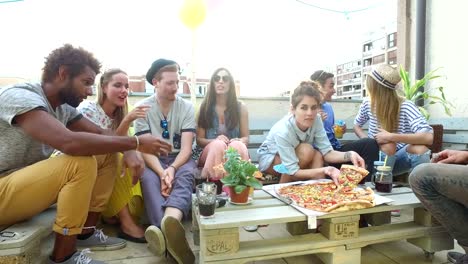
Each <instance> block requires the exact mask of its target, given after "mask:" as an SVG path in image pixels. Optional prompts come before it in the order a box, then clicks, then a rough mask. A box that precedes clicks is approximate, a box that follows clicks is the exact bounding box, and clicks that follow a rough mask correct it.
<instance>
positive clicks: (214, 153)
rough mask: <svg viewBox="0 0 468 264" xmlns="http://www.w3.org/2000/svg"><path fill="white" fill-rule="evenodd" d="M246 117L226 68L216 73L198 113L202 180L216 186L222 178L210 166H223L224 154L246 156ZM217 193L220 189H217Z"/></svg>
mask: <svg viewBox="0 0 468 264" xmlns="http://www.w3.org/2000/svg"><path fill="white" fill-rule="evenodd" d="M248 143H249V115H248V112H247V107H246V106H245V105H244V104H243V103H241V102H239V101H238V100H237V96H236V87H235V83H234V78H233V77H232V75H231V73H230V72H229V71H228V70H227V69H225V68H219V69H217V70H215V72H214V73H213V75H212V76H211V80H210V86H209V88H208V92H207V94H206V96H205V99H204V100H203V102H202V103H201V106H200V112H199V114H198V127H197V145H198V146H199V147H201V148H203V151H202V153H201V155H200V158H199V160H198V166H199V167H202V168H203V170H202V175H201V176H202V178H209V179H210V180H211V181H215V182H218V183H219V180H220V179H221V178H222V177H223V176H224V175H221V174H219V173H220V172H215V171H214V170H213V167H214V166H216V165H218V164H220V163H222V162H223V158H224V151H225V150H226V149H227V148H228V147H233V148H235V149H236V150H237V151H238V152H239V154H240V156H241V158H242V159H248V158H249V153H248V150H247V144H248ZM218 191H219V192H220V191H221V189H220V188H218Z"/></svg>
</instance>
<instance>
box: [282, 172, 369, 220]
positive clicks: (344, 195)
mask: <svg viewBox="0 0 468 264" xmlns="http://www.w3.org/2000/svg"><path fill="white" fill-rule="evenodd" d="M340 172H341V173H340V177H339V178H338V183H339V184H340V185H339V186H336V184H335V183H334V182H317V183H311V184H300V185H294V184H292V185H288V186H284V187H282V188H280V189H279V190H278V194H279V195H281V196H284V197H288V198H290V199H291V200H292V201H293V202H294V203H295V204H296V205H298V206H301V207H304V208H307V209H311V210H315V211H319V212H328V213H330V212H343V211H349V210H356V209H363V208H369V207H373V206H374V205H375V201H374V192H373V191H372V189H371V188H369V187H367V188H366V189H358V188H356V187H357V185H358V184H359V182H360V181H361V180H362V179H363V178H364V177H366V176H367V174H369V172H368V171H367V170H365V169H362V168H359V167H355V166H352V165H343V166H341V169H340Z"/></svg>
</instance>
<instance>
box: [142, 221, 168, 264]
mask: <svg viewBox="0 0 468 264" xmlns="http://www.w3.org/2000/svg"><path fill="white" fill-rule="evenodd" d="M145 238H146V241H147V242H148V249H149V250H150V251H151V252H152V253H153V254H155V255H156V256H158V257H160V256H162V255H163V254H164V253H165V252H166V241H165V240H164V235H163V233H162V232H161V229H159V228H158V227H157V226H154V225H152V226H149V227H148V228H147V229H146V231H145Z"/></svg>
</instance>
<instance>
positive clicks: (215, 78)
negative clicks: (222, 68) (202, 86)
mask: <svg viewBox="0 0 468 264" xmlns="http://www.w3.org/2000/svg"><path fill="white" fill-rule="evenodd" d="M220 80H223V82H227V81H229V76H227V75H223V76H219V75H216V76H215V77H214V81H215V82H219V81H220Z"/></svg>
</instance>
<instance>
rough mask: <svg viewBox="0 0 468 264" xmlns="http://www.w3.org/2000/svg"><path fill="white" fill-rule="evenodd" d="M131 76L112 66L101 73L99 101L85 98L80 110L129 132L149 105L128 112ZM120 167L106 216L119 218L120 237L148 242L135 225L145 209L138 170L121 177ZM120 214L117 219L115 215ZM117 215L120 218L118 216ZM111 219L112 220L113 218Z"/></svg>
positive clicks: (96, 120) (102, 124)
mask: <svg viewBox="0 0 468 264" xmlns="http://www.w3.org/2000/svg"><path fill="white" fill-rule="evenodd" d="M128 88H129V85H128V76H127V74H126V73H125V72H124V71H122V70H120V69H110V70H107V71H106V72H104V73H103V74H102V75H101V78H100V80H99V85H98V88H97V102H92V101H84V102H83V103H81V104H80V105H79V107H78V110H80V112H81V113H82V114H83V115H84V116H85V117H87V118H88V119H89V120H91V121H93V122H94V123H95V124H97V125H98V126H100V127H102V128H104V129H112V130H114V131H115V133H116V134H117V135H119V136H126V135H128V130H129V127H130V124H131V123H132V122H133V120H135V119H137V118H144V117H145V115H146V111H147V109H148V106H139V107H136V108H135V109H133V111H131V112H130V113H127V97H128ZM121 171H122V170H118V173H119V176H118V177H116V181H115V184H114V189H113V192H112V195H111V197H110V199H109V203H108V205H107V209H106V210H105V211H104V212H102V215H103V216H104V217H107V218H110V219H113V221H115V222H119V221H120V231H119V233H118V237H120V238H123V239H126V240H129V241H132V242H136V243H146V240H145V237H144V229H143V228H142V227H141V226H138V225H137V224H135V221H134V218H135V219H137V218H139V217H140V216H141V213H142V212H143V201H142V198H141V197H142V195H141V189H140V183H139V181H138V178H137V177H138V175H136V173H130V172H129V171H126V173H125V175H124V176H123V177H120V174H121ZM115 216H117V217H116V218H114V217H115ZM117 218H118V219H117ZM110 219H109V220H108V221H109V222H113V221H111V220H110Z"/></svg>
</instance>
